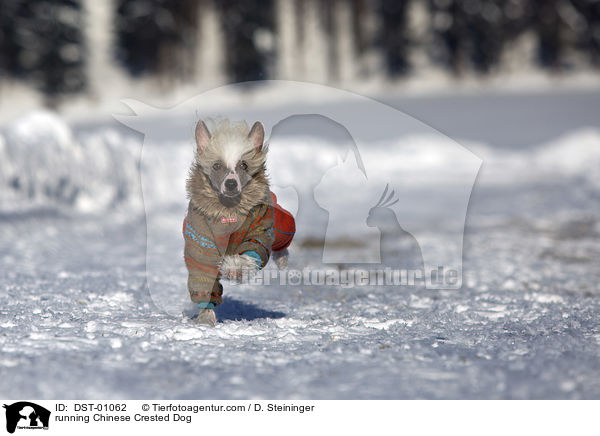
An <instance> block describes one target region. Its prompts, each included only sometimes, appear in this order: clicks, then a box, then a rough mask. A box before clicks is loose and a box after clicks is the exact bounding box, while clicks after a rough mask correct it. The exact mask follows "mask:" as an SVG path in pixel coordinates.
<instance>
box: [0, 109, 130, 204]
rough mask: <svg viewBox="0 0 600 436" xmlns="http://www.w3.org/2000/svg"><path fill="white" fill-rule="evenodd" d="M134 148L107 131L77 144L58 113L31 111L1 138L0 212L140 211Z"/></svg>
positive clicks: (112, 131)
mask: <svg viewBox="0 0 600 436" xmlns="http://www.w3.org/2000/svg"><path fill="white" fill-rule="evenodd" d="M136 148H137V146H136V145H135V144H131V143H130V142H129V141H127V140H126V139H125V138H123V137H122V136H121V135H119V134H117V133H116V132H115V131H114V130H112V129H109V128H106V129H103V130H102V131H100V132H98V133H97V134H94V135H92V136H89V137H86V138H83V140H82V141H77V140H76V139H75V138H74V135H73V132H72V131H71V129H70V128H69V126H68V125H67V124H66V123H65V122H64V121H63V120H62V119H61V118H59V117H58V116H57V115H56V114H54V113H52V112H48V111H34V112H31V113H29V114H27V115H25V116H23V117H22V118H19V119H17V120H16V121H15V122H13V123H12V124H11V125H10V126H8V127H7V128H6V129H5V131H4V132H3V134H0V210H2V211H3V212H16V211H19V212H23V211H27V210H31V209H35V208H39V207H48V206H51V207H52V206H55V207H58V208H60V209H73V210H77V211H80V212H101V211H105V210H107V209H110V208H113V207H115V206H117V205H119V204H123V203H127V204H128V205H135V206H138V205H140V204H141V202H140V195H139V175H138V171H137V168H136V157H135V156H136Z"/></svg>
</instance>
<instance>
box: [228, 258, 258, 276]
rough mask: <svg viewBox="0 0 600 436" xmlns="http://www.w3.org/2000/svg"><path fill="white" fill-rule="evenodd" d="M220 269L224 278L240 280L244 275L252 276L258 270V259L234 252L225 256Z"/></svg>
mask: <svg viewBox="0 0 600 436" xmlns="http://www.w3.org/2000/svg"><path fill="white" fill-rule="evenodd" d="M219 270H220V271H221V276H222V277H223V278H226V279H228V280H234V281H240V280H242V278H243V277H244V276H247V277H250V276H252V275H253V274H254V273H256V271H258V261H257V260H256V259H255V258H253V257H252V256H247V255H245V254H232V255H231V256H225V257H224V258H223V261H222V262H221V266H220V268H219Z"/></svg>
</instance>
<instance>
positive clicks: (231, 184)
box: [225, 179, 237, 191]
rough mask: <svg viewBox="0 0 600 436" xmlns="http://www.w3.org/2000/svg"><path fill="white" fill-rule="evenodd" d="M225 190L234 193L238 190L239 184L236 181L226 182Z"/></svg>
mask: <svg viewBox="0 0 600 436" xmlns="http://www.w3.org/2000/svg"><path fill="white" fill-rule="evenodd" d="M225 188H226V189H227V190H228V191H234V190H235V189H236V188H237V182H236V181H235V180H234V179H229V180H225Z"/></svg>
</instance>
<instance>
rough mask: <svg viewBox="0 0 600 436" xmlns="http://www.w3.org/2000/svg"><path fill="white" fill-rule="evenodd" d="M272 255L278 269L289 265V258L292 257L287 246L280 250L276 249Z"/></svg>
mask: <svg viewBox="0 0 600 436" xmlns="http://www.w3.org/2000/svg"><path fill="white" fill-rule="evenodd" d="M271 256H272V257H273V260H274V261H275V265H277V268H278V269H284V268H285V267H287V264H288V260H289V258H290V252H289V251H288V249H287V248H286V249H284V250H280V251H274V252H273V253H272V254H271Z"/></svg>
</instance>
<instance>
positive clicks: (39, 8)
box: [0, 0, 86, 104]
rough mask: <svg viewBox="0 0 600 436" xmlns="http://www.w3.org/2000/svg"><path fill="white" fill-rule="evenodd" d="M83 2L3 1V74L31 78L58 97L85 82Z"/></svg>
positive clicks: (49, 94) (0, 44) (0, 57)
mask: <svg viewBox="0 0 600 436" xmlns="http://www.w3.org/2000/svg"><path fill="white" fill-rule="evenodd" d="M82 28H83V17H82V14H81V6H80V2H79V1H78V0H28V1H23V0H18V1H15V0H2V5H1V7H0V74H2V75H3V76H4V75H8V76H10V77H13V78H18V79H22V80H25V81H29V82H31V83H32V84H33V85H34V86H35V87H37V88H38V89H40V90H41V91H42V92H43V93H44V94H45V95H46V96H47V98H48V99H49V103H50V104H52V100H53V99H54V98H55V97H56V96H57V95H60V94H64V93H74V92H79V91H81V90H82V89H83V88H84V86H85V73H84V70H83V65H84V62H85V50H86V44H85V39H84V38H83V33H82Z"/></svg>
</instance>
